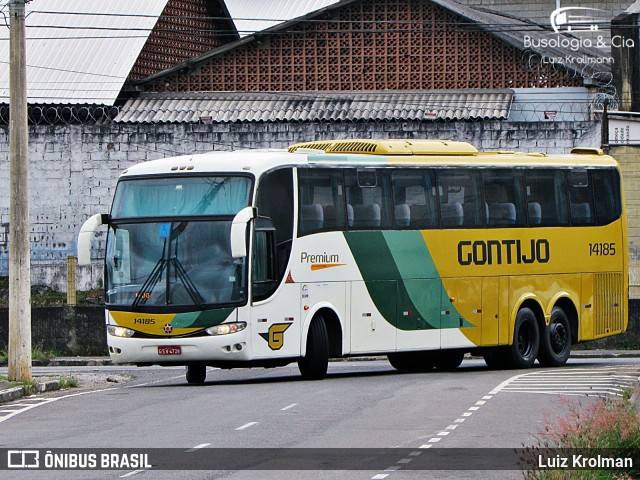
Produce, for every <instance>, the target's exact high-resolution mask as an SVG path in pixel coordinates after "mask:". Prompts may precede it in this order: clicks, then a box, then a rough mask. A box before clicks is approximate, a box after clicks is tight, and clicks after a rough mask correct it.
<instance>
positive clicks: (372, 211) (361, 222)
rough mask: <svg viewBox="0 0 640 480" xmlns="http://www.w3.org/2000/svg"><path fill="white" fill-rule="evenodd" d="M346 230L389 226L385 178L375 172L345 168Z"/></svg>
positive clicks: (386, 182)
mask: <svg viewBox="0 0 640 480" xmlns="http://www.w3.org/2000/svg"><path fill="white" fill-rule="evenodd" d="M344 179H345V180H344V183H345V192H346V200H347V209H348V214H350V215H352V216H350V217H349V227H350V229H352V230H360V229H379V228H389V227H390V226H391V218H392V216H391V213H390V208H391V198H390V188H389V185H388V177H387V176H386V175H385V174H384V173H383V172H382V171H380V170H375V169H360V170H355V169H347V170H345V174H344Z"/></svg>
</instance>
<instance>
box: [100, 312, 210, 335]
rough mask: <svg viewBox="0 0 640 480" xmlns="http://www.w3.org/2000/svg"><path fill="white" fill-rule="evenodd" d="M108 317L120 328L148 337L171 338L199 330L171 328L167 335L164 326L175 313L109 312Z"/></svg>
mask: <svg viewBox="0 0 640 480" xmlns="http://www.w3.org/2000/svg"><path fill="white" fill-rule="evenodd" d="M109 315H111V318H113V319H114V320H115V322H116V323H117V324H118V325H120V326H121V327H126V328H130V329H131V330H135V331H137V332H142V333H147V334H150V335H163V336H167V337H172V336H176V335H185V334H187V333H192V332H197V331H198V330H202V329H201V328H173V327H172V328H171V331H170V332H169V333H167V332H166V331H165V329H164V328H165V325H171V322H172V320H173V319H174V318H175V316H176V314H175V313H135V312H114V311H110V312H109Z"/></svg>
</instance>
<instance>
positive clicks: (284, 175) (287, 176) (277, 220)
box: [256, 167, 293, 295]
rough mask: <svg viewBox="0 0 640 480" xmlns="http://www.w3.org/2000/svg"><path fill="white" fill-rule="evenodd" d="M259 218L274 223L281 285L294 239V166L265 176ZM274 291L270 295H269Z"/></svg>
mask: <svg viewBox="0 0 640 480" xmlns="http://www.w3.org/2000/svg"><path fill="white" fill-rule="evenodd" d="M256 207H257V209H258V215H259V216H261V217H266V218H268V219H270V220H271V222H272V224H273V227H274V229H275V234H274V237H275V250H276V260H277V262H276V276H277V282H275V283H274V284H273V285H274V287H273V291H275V289H276V288H277V285H278V283H279V282H280V281H282V280H283V279H284V274H285V270H286V268H287V263H289V257H290V255H291V240H292V238H293V171H292V169H291V168H290V167H287V168H280V169H278V170H273V171H271V172H267V173H266V174H264V175H263V176H262V177H261V178H260V180H259V184H258V195H257V199H256ZM273 291H271V292H266V293H264V295H267V294H269V293H273Z"/></svg>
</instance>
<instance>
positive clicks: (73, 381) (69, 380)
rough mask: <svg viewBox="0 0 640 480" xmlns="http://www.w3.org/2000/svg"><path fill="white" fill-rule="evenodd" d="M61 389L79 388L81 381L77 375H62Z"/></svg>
mask: <svg viewBox="0 0 640 480" xmlns="http://www.w3.org/2000/svg"><path fill="white" fill-rule="evenodd" d="M59 382H60V389H62V390H64V389H66V388H77V387H78V385H80V382H79V381H78V379H77V378H76V377H60V380H59Z"/></svg>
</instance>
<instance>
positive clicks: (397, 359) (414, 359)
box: [387, 352, 436, 372]
mask: <svg viewBox="0 0 640 480" xmlns="http://www.w3.org/2000/svg"><path fill="white" fill-rule="evenodd" d="M387 358H388V359H389V363H390V364H391V366H392V367H393V368H395V369H396V370H400V371H404V370H408V371H415V372H426V371H429V370H431V369H433V367H434V365H435V362H436V360H435V357H434V355H433V352H396V353H389V354H387Z"/></svg>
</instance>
